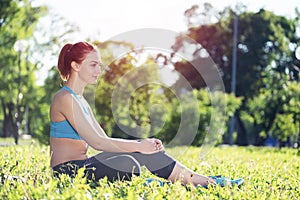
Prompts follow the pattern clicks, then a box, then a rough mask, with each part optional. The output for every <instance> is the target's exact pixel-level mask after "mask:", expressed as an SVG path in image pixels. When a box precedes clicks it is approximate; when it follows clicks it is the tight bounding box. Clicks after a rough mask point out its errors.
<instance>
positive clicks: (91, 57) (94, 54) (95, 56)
mask: <svg viewBox="0 0 300 200" xmlns="http://www.w3.org/2000/svg"><path fill="white" fill-rule="evenodd" d="M99 60H100V54H99V53H98V52H97V51H92V52H90V53H88V54H87V55H86V58H85V61H99Z"/></svg>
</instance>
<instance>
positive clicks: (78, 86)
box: [66, 77, 86, 96]
mask: <svg viewBox="0 0 300 200" xmlns="http://www.w3.org/2000/svg"><path fill="white" fill-rule="evenodd" d="M66 86H68V87H69V88H70V89H71V90H73V91H74V93H75V94H77V95H80V96H82V95H83V91H84V88H85V86H86V84H83V83H81V82H80V81H79V80H77V81H76V80H75V79H74V78H72V77H70V79H69V80H67V82H66Z"/></svg>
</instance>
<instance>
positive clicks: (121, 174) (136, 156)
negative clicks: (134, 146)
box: [53, 152, 176, 181]
mask: <svg viewBox="0 0 300 200" xmlns="http://www.w3.org/2000/svg"><path fill="white" fill-rule="evenodd" d="M175 163H176V161H175V160H174V159H173V158H172V157H170V156H169V155H167V154H165V153H164V152H159V153H154V154H141V153H111V152H103V153H99V154H97V155H95V156H93V157H90V158H88V159H86V160H72V161H68V162H65V163H62V164H59V165H56V166H55V167H53V172H54V175H55V176H59V174H67V175H69V176H71V177H75V176H76V174H77V171H78V169H79V168H82V167H85V171H84V175H85V176H86V178H87V179H88V180H94V181H98V180H99V179H101V178H104V177H107V178H108V180H109V181H115V180H131V178H132V176H133V175H135V176H139V175H140V171H141V169H140V167H141V166H145V167H146V168H147V169H148V170H149V171H150V172H151V173H153V174H155V175H157V176H158V177H161V178H165V179H167V178H168V177H169V176H170V174H171V172H172V171H173V169H174V166H175Z"/></svg>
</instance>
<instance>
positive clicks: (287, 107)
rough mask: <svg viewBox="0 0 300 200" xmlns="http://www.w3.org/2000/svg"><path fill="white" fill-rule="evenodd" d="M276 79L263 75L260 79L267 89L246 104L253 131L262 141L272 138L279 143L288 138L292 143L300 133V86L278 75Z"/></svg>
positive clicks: (263, 89)
mask: <svg viewBox="0 0 300 200" xmlns="http://www.w3.org/2000/svg"><path fill="white" fill-rule="evenodd" d="M276 75H277V76H273V78H272V77H271V78H270V77H269V76H268V75H266V77H265V78H264V79H263V80H264V82H265V85H266V88H262V89H261V92H260V94H259V95H258V96H256V97H254V98H253V99H249V100H248V101H247V103H246V104H247V106H248V109H249V114H250V116H251V117H252V118H253V125H255V126H256V128H255V129H253V131H256V132H259V133H260V134H261V136H263V137H267V136H272V137H276V138H278V139H279V140H281V141H287V140H288V138H290V139H293V141H294V142H295V140H296V139H297V135H298V134H299V131H300V130H299V127H300V126H299V116H300V112H299V111H300V103H299V102H300V89H299V88H300V84H299V83H298V82H296V81H286V79H287V78H288V77H286V76H282V75H280V74H279V73H276ZM274 77H275V78H274ZM270 87H272V88H270ZM250 116H249V117H250Z"/></svg>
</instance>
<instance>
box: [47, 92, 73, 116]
mask: <svg viewBox="0 0 300 200" xmlns="http://www.w3.org/2000/svg"><path fill="white" fill-rule="evenodd" d="M70 102H72V95H71V94H70V93H68V92H67V91H65V90H59V91H58V92H57V93H56V94H55V95H54V96H53V98H52V103H51V106H50V117H51V119H53V121H61V120H63V118H65V117H64V116H65V115H64V113H65V112H69V109H71V103H70Z"/></svg>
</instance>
